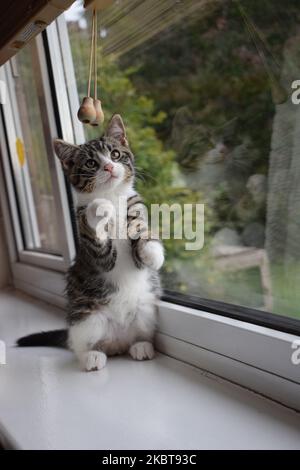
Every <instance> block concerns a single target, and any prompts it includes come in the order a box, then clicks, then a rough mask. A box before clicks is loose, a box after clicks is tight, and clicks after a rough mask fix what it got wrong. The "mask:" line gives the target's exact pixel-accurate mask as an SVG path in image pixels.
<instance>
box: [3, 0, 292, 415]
mask: <svg viewBox="0 0 300 470" xmlns="http://www.w3.org/2000/svg"><path fill="white" fill-rule="evenodd" d="M98 18H99V41H98V43H99V50H98V64H99V69H98V77H99V82H98V89H99V94H100V99H102V102H103V107H104V111H105V114H106V118H108V117H109V116H110V115H111V114H113V113H114V112H119V113H120V114H122V115H123V117H124V120H125V123H126V125H127V129H128V137H129V140H130V143H131V146H132V149H133V151H134V153H135V155H136V166H137V189H138V190H139V191H140V192H141V193H142V195H143V196H144V199H145V201H146V203H147V204H148V206H150V205H151V204H153V203H154V204H155V203H157V204H162V203H167V204H169V205H174V204H177V205H178V206H179V208H184V207H185V205H189V210H188V211H187V213H184V216H185V217H187V221H188V222H189V223H190V226H192V228H193V232H195V233H198V232H197V230H198V228H199V227H198V225H200V224H201V220H202V219H201V217H200V218H199V219H198V218H197V217H196V212H195V210H194V208H195V206H196V205H197V204H204V207H205V210H204V216H205V224H204V229H205V233H204V235H205V239H204V245H203V247H202V249H192V250H186V243H188V242H189V243H194V242H195V240H190V238H189V237H188V236H187V234H186V232H184V235H185V237H183V238H182V239H176V238H174V236H172V235H175V229H176V228H178V225H177V222H178V220H177V219H176V218H175V216H174V224H173V227H172V230H173V234H172V235H171V238H170V239H165V240H164V244H165V247H166V254H167V260H166V264H165V267H164V271H163V273H162V277H163V284H164V288H165V297H164V299H165V300H167V301H168V302H165V301H164V302H161V303H160V305H159V328H158V335H157V347H158V349H159V350H160V351H162V352H164V353H167V354H168V355H170V356H173V357H176V358H178V359H181V360H184V361H186V362H188V363H191V364H194V365H196V366H197V367H200V368H203V369H206V370H209V371H211V372H213V373H215V374H217V375H220V376H222V377H225V378H229V379H230V380H232V381H234V382H237V383H240V384H242V385H243V386H246V387H248V388H251V389H253V390H257V391H259V392H260V393H263V394H264V395H266V396H270V397H272V398H273V399H276V400H277V401H280V402H282V401H283V402H285V403H286V404H288V406H291V407H293V408H295V409H299V390H298V388H299V367H298V368H297V366H296V365H295V363H293V362H292V360H291V357H292V354H293V352H294V349H293V347H294V346H295V345H297V344H298V343H297V341H298V340H299V338H297V336H295V334H299V331H300V328H299V317H300V314H299V309H298V304H299V300H300V299H299V295H300V294H299V289H298V280H299V275H300V272H299V270H300V262H299V253H300V251H299V246H300V243H298V238H299V237H300V227H299V224H298V218H299V217H298V200H299V196H298V186H299V183H300V181H299V178H300V176H299V171H298V166H299V164H298V160H299V158H298V147H299V142H298V140H299V139H298V135H299V131H298V121H299V119H298V113H299V112H300V111H299V110H300V108H299V107H298V106H297V105H296V104H294V103H293V101H292V99H291V93H292V88H291V85H292V83H293V82H294V80H297V79H300V70H298V63H299V60H298V59H297V57H298V56H297V47H298V44H299V38H298V36H297V34H298V33H297V24H298V22H299V20H300V17H299V14H298V0H297V1H296V0H287V3H286V2H285V3H284V5H282V3H281V2H280V1H279V0H274V1H273V2H272V3H271V2H258V1H250V0H245V1H243V2H241V1H239V0H235V1H227V0H224V1H222V2H221V1H218V0H212V1H201V0H186V1H184V2H178V1H175V0H174V1H173V0H162V1H160V2H157V1H154V0H144V1H139V2H131V1H129V0H122V2H120V1H117V0H116V1H114V2H113V3H112V5H111V6H110V7H108V8H107V9H105V10H104V11H102V12H101V13H99V15H98ZM90 23H91V14H90V12H85V11H84V10H83V8H82V5H81V2H75V3H74V4H73V6H72V7H71V8H70V9H69V10H68V11H67V12H66V13H65V14H64V15H61V16H60V17H59V18H58V19H57V20H56V21H55V22H53V23H52V24H51V25H50V26H49V27H48V28H47V29H46V31H45V32H44V33H43V34H42V35H40V36H38V37H37V38H36V39H35V40H34V41H33V42H31V43H30V45H28V46H27V47H26V48H24V49H22V50H21V51H20V52H19V54H17V55H16V56H15V58H14V59H12V60H10V62H8V63H7V64H5V66H3V67H1V68H0V80H3V82H5V83H6V84H7V92H8V93H7V99H6V102H5V103H4V104H3V105H2V106H1V118H2V119H1V120H0V148H1V157H2V159H1V167H0V177H1V181H3V184H0V193H1V201H3V200H4V199H5V200H6V204H3V208H4V213H5V221H6V222H7V223H6V226H7V230H8V240H9V242H10V243H9V246H10V251H11V259H12V270H13V278H14V282H15V285H16V286H17V287H19V288H21V289H23V290H25V291H27V292H29V293H31V294H33V295H35V296H37V297H40V298H43V299H45V300H48V301H50V302H52V303H55V304H57V305H60V306H63V305H64V303H63V296H62V293H63V290H64V279H63V275H64V272H65V271H66V269H67V267H68V266H69V264H70V262H71V260H72V259H73V257H74V254H75V247H74V239H75V240H76V233H75V232H76V230H75V223H74V217H73V216H72V194H71V191H70V188H69V187H68V185H67V184H66V182H65V180H64V177H63V174H62V171H61V168H60V164H59V162H58V159H56V158H55V156H54V153H53V148H52V139H53V138H56V137H60V138H63V139H65V140H67V141H68V142H75V143H82V142H83V141H84V139H90V138H94V137H97V136H98V135H99V133H100V132H101V130H99V129H97V128H92V127H89V126H82V124H81V123H80V122H79V121H78V119H77V116H76V114H77V110H78V107H79V100H80V99H81V98H82V97H83V96H84V95H85V94H86V85H87V75H88V61H89V44H90ZM2 173H3V176H4V178H2V176H1V174H2ZM178 206H177V207H178ZM191 207H192V209H191ZM162 228H163V227H162ZM183 228H184V227H183ZM74 233H75V236H74ZM200 245H201V236H200ZM172 302H173V303H172ZM215 314H216V315H215ZM230 317H233V318H234V320H233V319H232V318H230ZM238 320H244V321H238ZM262 326H267V327H268V328H262ZM276 330H277V331H276ZM265 351H268V354H265ZM282 390H285V391H286V392H287V393H286V394H285V396H284V397H282Z"/></svg>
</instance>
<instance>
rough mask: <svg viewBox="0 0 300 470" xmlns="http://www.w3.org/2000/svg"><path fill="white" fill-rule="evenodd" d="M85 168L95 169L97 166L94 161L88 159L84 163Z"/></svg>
mask: <svg viewBox="0 0 300 470" xmlns="http://www.w3.org/2000/svg"><path fill="white" fill-rule="evenodd" d="M85 166H86V167H87V168H95V167H96V166H97V163H96V162H95V160H93V159H92V158H90V159H89V160H88V161H87V162H85Z"/></svg>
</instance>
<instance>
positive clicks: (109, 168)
mask: <svg viewBox="0 0 300 470" xmlns="http://www.w3.org/2000/svg"><path fill="white" fill-rule="evenodd" d="M113 169H114V166H113V164H112V163H106V164H105V165H104V170H105V171H109V172H110V173H112V171H113Z"/></svg>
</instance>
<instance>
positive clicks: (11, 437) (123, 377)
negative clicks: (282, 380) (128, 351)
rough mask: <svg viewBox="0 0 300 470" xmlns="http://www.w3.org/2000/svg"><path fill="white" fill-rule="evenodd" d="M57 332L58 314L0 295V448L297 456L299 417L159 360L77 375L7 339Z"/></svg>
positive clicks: (112, 364) (54, 356)
mask: <svg viewBox="0 0 300 470" xmlns="http://www.w3.org/2000/svg"><path fill="white" fill-rule="evenodd" d="M62 325H63V316H62V312H61V311H59V309H57V308H55V307H53V306H50V305H48V304H45V303H43V302H41V301H38V300H35V299H32V298H30V297H28V296H26V295H24V294H21V293H16V292H15V291H5V292H2V293H0V339H2V340H5V341H6V343H7V345H8V346H9V347H8V350H7V365H5V366H0V442H1V441H2V442H3V443H6V445H10V446H12V447H16V448H23V449H61V448H63V449H117V448H119V449H136V448H144V449H152V448H156V449H191V448H194V449H240V448H243V449H299V448H300V415H299V414H297V413H295V412H293V411H291V410H289V409H287V408H284V407H282V406H280V405H278V404H276V403H273V402H271V401H269V400H267V399H265V398H262V397H260V396H258V395H256V394H254V393H252V392H249V391H247V390H245V389H242V388H241V387H238V386H235V385H233V384H231V383H229V382H226V381H225V380H221V379H219V378H216V377H215V376H213V375H211V374H208V373H205V372H203V371H201V370H200V369H197V368H195V367H192V366H190V365H187V364H184V363H182V362H180V361H177V360H175V359H172V358H169V357H167V356H164V355H158V356H157V358H156V359H155V360H154V361H151V362H143V363H137V362H134V361H132V360H130V359H129V358H126V357H122V358H113V359H110V360H109V361H108V365H107V368H106V369H104V370H103V371H101V372H96V373H91V374H86V373H83V372H81V371H79V369H78V367H77V364H76V361H75V359H74V358H73V355H72V354H71V353H70V352H68V351H64V350H58V349H51V348H31V349H17V348H14V347H12V345H13V343H14V341H15V339H16V338H17V337H18V336H20V335H23V334H27V333H29V332H32V331H36V330H39V329H44V330H45V329H48V328H57V327H60V326H62Z"/></svg>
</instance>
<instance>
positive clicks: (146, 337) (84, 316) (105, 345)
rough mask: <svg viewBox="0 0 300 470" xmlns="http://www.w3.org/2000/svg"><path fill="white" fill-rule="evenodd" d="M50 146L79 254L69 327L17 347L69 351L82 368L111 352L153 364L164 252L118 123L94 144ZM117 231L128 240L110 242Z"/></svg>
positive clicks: (70, 290)
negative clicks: (73, 204)
mask: <svg viewBox="0 0 300 470" xmlns="http://www.w3.org/2000/svg"><path fill="white" fill-rule="evenodd" d="M54 147H55V152H56V154H57V156H58V158H59V159H60V161H61V164H62V168H63V171H64V173H65V175H66V177H67V178H68V180H69V181H70V183H71V185H72V186H73V188H74V189H75V193H76V196H77V221H78V228H79V249H78V253H77V255H76V258H75V261H74V263H73V264H72V266H71V267H70V269H69V271H68V274H67V286H66V295H67V323H68V330H57V331H53V332H44V333H38V334H33V335H29V336H26V337H24V338H20V339H19V340H18V341H17V344H18V345H19V346H50V345H54V346H68V347H69V348H70V349H71V350H73V351H74V353H75V355H76V356H77V358H78V360H79V363H80V365H81V367H82V368H83V369H85V370H87V371H92V370H100V369H102V368H103V367H104V366H105V364H106V359H107V356H110V355H116V354H122V353H127V352H129V354H130V355H131V357H132V358H133V359H136V360H143V359H152V358H153V356H154V349H153V336H154V332H155V326H156V302H157V300H158V298H159V296H160V282H159V276H158V270H159V268H160V267H161V266H162V264H163V261H164V252H163V247H162V245H161V243H160V241H159V240H156V239H152V238H151V235H150V233H149V232H148V225H147V217H146V211H145V206H144V205H143V202H142V199H141V197H140V196H139V195H138V194H137V192H136V191H135V190H134V156H133V154H132V152H131V150H130V148H129V145H128V141H127V138H126V132H125V128H124V124H123V121H122V118H121V116H119V115H114V116H113V117H112V119H111V121H110V122H109V124H108V127H107V130H106V133H105V134H104V135H103V136H102V137H101V138H99V139H96V140H92V141H90V142H88V143H86V144H83V145H79V146H76V145H71V144H68V143H66V142H64V141H62V140H56V141H55V143H54ZM120 200H122V201H124V200H125V202H126V206H125V211H124V210H123V211H122V210H121V209H120V207H121V205H120V204H119V202H120ZM120 228H121V229H124V228H125V231H126V232H127V233H126V235H129V236H128V237H126V238H125V237H122V238H121V237H118V236H117V237H116V238H114V237H112V236H111V234H112V233H114V234H117V235H118V234H120V233H121V232H120Z"/></svg>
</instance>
